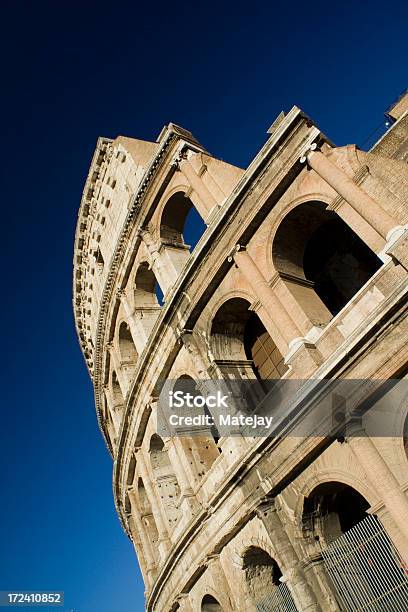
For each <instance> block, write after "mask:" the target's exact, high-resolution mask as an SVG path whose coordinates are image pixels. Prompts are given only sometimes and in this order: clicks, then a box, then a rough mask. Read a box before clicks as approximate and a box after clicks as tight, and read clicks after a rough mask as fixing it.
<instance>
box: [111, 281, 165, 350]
mask: <svg viewBox="0 0 408 612" xmlns="http://www.w3.org/2000/svg"><path fill="white" fill-rule="evenodd" d="M120 300H121V302H122V304H123V308H124V310H125V313H126V318H127V322H128V323H129V328H130V333H131V334H132V338H133V342H134V344H135V347H136V350H137V352H138V355H141V354H142V352H143V349H144V347H145V346H146V344H147V341H148V339H149V336H150V333H151V331H152V329H153V326H154V324H155V322H156V320H157V318H158V316H159V313H160V306H158V305H157V307H155V306H145V307H143V306H141V307H138V308H134V309H132V307H131V305H130V303H129V300H128V298H127V296H126V295H125V294H123V293H122V294H121V296H120Z"/></svg>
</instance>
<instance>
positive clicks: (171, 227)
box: [160, 191, 206, 249]
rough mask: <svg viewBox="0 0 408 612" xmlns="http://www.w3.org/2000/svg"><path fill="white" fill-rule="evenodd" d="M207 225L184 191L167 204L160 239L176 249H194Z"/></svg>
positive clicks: (162, 219)
mask: <svg viewBox="0 0 408 612" xmlns="http://www.w3.org/2000/svg"><path fill="white" fill-rule="evenodd" d="M205 229H206V225H205V223H204V221H203V219H202V218H201V216H200V214H199V213H198V211H197V209H196V208H195V206H194V204H193V203H192V201H191V200H190V198H189V197H187V196H186V195H185V193H183V192H182V191H178V192H177V193H175V194H173V195H172V196H171V197H170V198H169V200H168V201H167V202H166V205H165V207H164V210H163V212H162V217H161V223H160V238H161V240H162V242H163V243H165V244H168V245H170V246H174V247H179V248H180V247H181V248H186V247H187V248H190V249H193V248H194V247H195V245H196V244H197V242H198V241H199V239H200V238H201V236H202V234H203V233H204V231H205Z"/></svg>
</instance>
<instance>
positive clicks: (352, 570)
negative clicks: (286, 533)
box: [190, 481, 408, 612]
mask: <svg viewBox="0 0 408 612" xmlns="http://www.w3.org/2000/svg"><path fill="white" fill-rule="evenodd" d="M311 516H312V517H313V523H314V527H313V529H312V534H310V533H309V531H308V530H309V528H310V517H311ZM302 524H303V537H304V541H303V542H302V540H299V538H298V545H297V551H298V552H297V555H298V557H299V566H303V567H307V566H308V561H307V556H305V557H304V558H303V559H302V554H305V550H306V549H307V547H306V543H307V542H309V541H310V539H311V538H312V539H313V540H314V542H315V544H316V550H319V551H320V552H321V553H322V556H321V557H320V561H319V555H314V557H313V559H314V560H313V563H312V564H311V565H310V569H309V570H308V571H309V572H311V573H309V574H308V576H309V582H308V584H309V587H310V588H311V587H312V585H313V588H312V590H313V592H314V595H315V596H316V602H318V604H316V606H317V605H318V606H319V607H318V609H322V610H323V609H332V610H343V609H347V610H349V609H350V610H357V609H363V607H364V605H367V609H368V608H370V609H371V606H374V607H376V605H378V601H379V600H380V601H381V606H382V607H381V609H390V610H391V609H392V610H394V609H395V610H402V609H405V606H404V603H405V604H406V602H407V601H408V600H407V596H408V578H407V576H406V572H405V571H404V568H405V565H404V563H403V561H402V559H401V558H400V557H399V555H398V553H397V551H396V549H395V547H394V545H393V544H392V542H391V540H390V538H389V537H388V535H387V533H386V531H385V530H384V528H383V526H382V524H381V523H380V521H379V520H378V519H377V518H376V517H375V516H372V515H370V514H369V503H368V501H367V500H366V499H365V498H364V497H363V496H362V495H361V494H360V493H359V492H358V491H357V490H356V489H354V488H353V487H351V486H349V485H346V484H344V483H342V482H339V481H330V482H325V483H321V484H319V485H317V486H316V487H315V489H314V490H313V491H312V492H311V493H310V494H309V496H308V497H307V498H306V499H305V500H304V508H303V515H302ZM370 525H371V527H370ZM323 533H324V536H323V535H322V534H323ZM274 535H275V534H274V532H270V533H269V536H270V540H271V541H270V545H269V544H267V542H266V541H263V540H262V538H261V539H257V538H251V543H250V544H248V545H245V547H244V549H243V550H242V552H241V564H240V567H241V572H242V574H241V576H242V582H241V581H240V583H238V584H237V582H236V578H238V575H236V578H234V582H233V584H231V583H230V584H229V585H228V586H229V590H230V592H229V593H226V592H225V589H224V590H223V589H222V584H223V579H222V580H221V581H220V582H219V583H218V581H217V577H216V575H215V574H214V576H213V578H214V580H215V584H216V587H218V589H220V590H219V591H218V590H217V588H216V589H215V590H213V589H211V590H210V592H207V593H206V594H204V595H202V592H203V589H204V593H205V589H206V586H205V584H208V581H206V582H205V579H204V584H203V585H202V586H198V589H197V593H195V592H194V589H193V590H192V592H191V593H190V601H191V602H193V601H194V602H196V603H195V605H196V606H197V604H198V607H194V609H197V610H198V609H200V610H201V611H204V610H206V611H207V612H209V611H211V610H213V611H217V612H220V611H223V610H230V609H231V604H229V603H228V602H227V599H228V596H229V597H230V599H231V601H232V602H235V603H233V604H232V609H235V606H238V607H237V609H248V610H259V611H266V610H276V611H277V610H292V611H299V612H300V611H301V610H303V609H309V608H308V606H309V605H310V602H306V601H305V600H304V599H303V596H302V591H301V590H300V589H299V586H300V585H299V582H298V576H299V575H298V574H297V576H296V572H294V571H292V570H293V568H292V569H291V568H288V566H287V562H286V561H285V560H284V553H283V551H282V550H281V549H280V547H279V545H278V544H275V542H274ZM302 551H303V552H302ZM343 555H344V558H345V561H344V562H341V559H342V556H343ZM288 570H289V571H288ZM218 571H219V570H218ZM222 571H223V570H222V569H221V572H222ZM313 574H314V577H312V575H313ZM384 576H387V579H386V580H385V579H384ZM210 582H211V580H210ZM228 582H229V581H228V580H227V583H228ZM197 596H198V600H197ZM378 598H379V599H378ZM224 602H226V603H225V606H224ZM313 609H317V607H315V608H313ZM364 609H365V608H364Z"/></svg>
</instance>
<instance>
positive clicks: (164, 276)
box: [140, 230, 178, 295]
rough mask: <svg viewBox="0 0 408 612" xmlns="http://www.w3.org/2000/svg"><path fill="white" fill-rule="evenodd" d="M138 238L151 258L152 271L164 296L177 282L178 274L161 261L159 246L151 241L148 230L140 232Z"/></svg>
mask: <svg viewBox="0 0 408 612" xmlns="http://www.w3.org/2000/svg"><path fill="white" fill-rule="evenodd" d="M140 236H141V238H142V240H143V242H144V243H145V245H146V248H147V250H148V252H149V254H150V256H151V258H152V269H153V272H154V274H155V277H156V279H157V282H158V283H159V285H160V288H161V290H162V291H163V295H166V294H167V293H168V292H169V291H170V289H171V288H172V287H173V285H174V283H175V282H176V281H177V278H178V274H176V271H175V269H174V268H173V267H170V268H169V267H168V266H167V265H166V262H164V261H163V256H162V255H160V252H159V249H160V245H157V244H156V242H155V241H154V240H153V237H152V235H151V234H150V232H149V231H148V230H142V231H141V232H140Z"/></svg>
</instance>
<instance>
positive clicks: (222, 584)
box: [205, 554, 237, 612]
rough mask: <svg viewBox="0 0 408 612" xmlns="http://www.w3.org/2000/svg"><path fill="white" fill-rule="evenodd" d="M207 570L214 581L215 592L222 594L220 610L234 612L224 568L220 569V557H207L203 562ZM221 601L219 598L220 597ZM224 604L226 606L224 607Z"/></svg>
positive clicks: (231, 595) (232, 599)
mask: <svg viewBox="0 0 408 612" xmlns="http://www.w3.org/2000/svg"><path fill="white" fill-rule="evenodd" d="M205 564H206V566H207V568H208V570H209V571H210V573H211V576H212V578H213V580H214V586H215V592H216V593H220V595H221V594H222V596H223V597H222V602H223V606H222V609H223V610H225V612H234V610H237V607H236V606H235V602H234V597H233V590H232V589H231V586H230V584H229V582H228V580H227V577H226V575H225V572H224V568H223V567H222V563H221V561H220V556H219V555H218V554H213V555H209V556H208V557H207V559H206V562H205ZM220 599H221V597H220ZM225 604H227V605H226V606H225Z"/></svg>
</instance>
